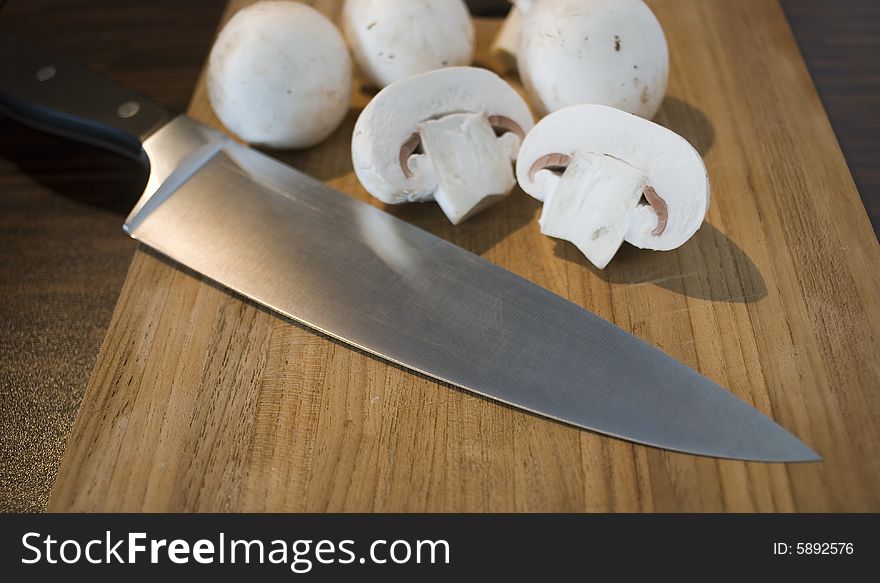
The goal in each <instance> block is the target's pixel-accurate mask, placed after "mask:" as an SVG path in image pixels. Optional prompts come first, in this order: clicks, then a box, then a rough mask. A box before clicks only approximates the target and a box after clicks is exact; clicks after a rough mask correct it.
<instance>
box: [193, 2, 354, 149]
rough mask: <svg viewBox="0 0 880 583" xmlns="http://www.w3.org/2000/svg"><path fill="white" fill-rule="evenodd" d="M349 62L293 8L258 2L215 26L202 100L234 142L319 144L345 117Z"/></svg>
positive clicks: (321, 21) (339, 43)
mask: <svg viewBox="0 0 880 583" xmlns="http://www.w3.org/2000/svg"><path fill="white" fill-rule="evenodd" d="M351 68H352V67H351V58H350V57H349V55H348V49H347V48H346V46H345V41H344V40H343V38H342V35H341V34H340V32H339V31H338V30H337V29H336V27H335V26H334V25H333V23H332V22H330V21H329V20H328V19H327V18H326V17H325V16H324V15H322V14H321V13H320V12H318V11H317V10H315V9H314V8H311V7H309V6H306V5H304V4H299V3H296V2H287V1H269V2H258V3H256V4H254V5H252V6H250V7H248V8H245V9H243V10H241V11H239V12H237V13H236V14H235V15H234V16H233V17H232V18H231V19H230V20H229V22H228V23H227V24H226V26H224V27H223V30H221V31H220V34H219V35H218V36H217V40H216V42H215V43H214V46H213V48H212V49H211V55H210V58H209V60H208V98H209V99H210V102H211V106H212V107H213V108H214V111H215V112H216V113H217V117H218V118H219V119H220V121H221V122H223V125H225V126H226V127H227V128H229V129H230V130H231V131H232V132H233V133H235V134H236V135H237V136H238V137H240V138H241V139H243V140H244V141H246V142H249V143H252V144H260V145H265V146H270V147H273V148H305V147H308V146H313V145H315V144H316V143H318V142H320V141H322V140H324V139H325V138H326V137H328V136H329V135H330V134H331V133H333V131H334V130H335V129H336V128H337V127H338V126H339V124H340V123H341V122H342V120H343V118H344V117H345V115H346V113H347V112H348V106H349V98H350V95H351Z"/></svg>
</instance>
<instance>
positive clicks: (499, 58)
mask: <svg viewBox="0 0 880 583" xmlns="http://www.w3.org/2000/svg"><path fill="white" fill-rule="evenodd" d="M510 2H511V3H512V4H513V6H511V8H510V12H508V13H507V17H506V18H505V19H504V22H503V23H502V24H501V28H499V29H498V33H497V34H496V35H495V38H494V39H493V40H492V45H491V46H490V47H489V54H490V55H491V57H492V59H493V60H494V61H495V62H496V63H497V64H498V65H500V66H501V68H502V70H503V71H504V72H507V71H513V70H514V69H516V52H517V51H518V50H519V31H520V29H521V27H522V19H523V16H524V15H525V14H527V13H528V12H529V10H530V9H531V7H532V4H534V0H510Z"/></svg>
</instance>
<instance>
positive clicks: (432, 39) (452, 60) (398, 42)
mask: <svg viewBox="0 0 880 583" xmlns="http://www.w3.org/2000/svg"><path fill="white" fill-rule="evenodd" d="M342 26H343V30H344V31H345V37H346V39H348V44H349V45H350V46H351V49H352V52H353V53H354V57H355V60H356V61H357V63H358V66H359V67H360V69H361V72H362V73H363V75H364V77H365V78H366V79H367V80H368V81H369V82H370V83H371V84H373V85H376V86H377V87H385V86H386V85H389V84H391V83H394V82H395V81H399V80H401V79H405V78H407V77H412V76H413V75H418V74H420V73H425V72H427V71H432V70H434V69H439V68H441V67H453V66H460V65H470V64H471V61H472V60H473V54H474V42H475V41H474V25H473V22H472V21H471V17H470V13H469V12H468V9H467V6H466V5H465V3H464V2H463V0H443V1H437V0H406V1H405V2H401V1H400V0H346V2H345V6H344V8H343V12H342Z"/></svg>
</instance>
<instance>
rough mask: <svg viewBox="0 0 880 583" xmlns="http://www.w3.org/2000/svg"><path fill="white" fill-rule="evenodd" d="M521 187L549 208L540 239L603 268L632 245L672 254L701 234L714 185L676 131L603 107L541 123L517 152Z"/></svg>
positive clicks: (576, 109) (579, 108)
mask: <svg viewBox="0 0 880 583" xmlns="http://www.w3.org/2000/svg"><path fill="white" fill-rule="evenodd" d="M516 175H517V180H518V182H519V185H520V187H522V189H523V190H524V191H526V192H527V193H528V194H530V195H531V196H533V197H535V198H537V199H539V200H542V201H544V208H543V210H542V212H541V218H540V221H539V222H540V225H541V232H542V233H544V234H546V235H549V236H552V237H558V238H562V239H566V240H569V241H571V242H572V243H574V244H575V245H576V246H577V247H578V249H580V250H581V252H583V253H584V255H586V256H587V258H588V259H590V261H591V262H592V263H594V264H595V265H596V266H597V267H599V268H604V267H605V266H606V265H607V263H608V261H610V259H611V258H612V257H613V255H614V253H615V252H616V251H617V249H618V248H619V247H620V245H621V244H622V243H623V241H627V242H629V243H631V244H632V245H635V246H636V247H640V248H643V249H654V250H662V251H665V250H670V249H675V248H676V247H680V246H681V245H683V244H684V243H685V242H686V241H687V240H688V239H690V238H691V237H692V236H693V234H694V233H696V231H697V230H698V229H699V228H700V225H702V223H703V219H704V218H705V216H706V212H707V211H708V208H709V181H708V176H707V174H706V167H705V165H704V164H703V160H702V158H701V157H700V155H699V153H698V152H697V151H696V150H695V149H694V148H693V146H691V145H690V144H689V143H688V142H687V140H685V139H684V138H682V137H681V136H679V135H678V134H676V133H675V132H672V131H671V130H669V129H667V128H664V127H663V126H660V125H657V124H655V123H653V122H650V121H648V120H645V119H642V118H639V117H637V116H635V115H632V114H630V113H627V112H624V111H621V110H618V109H614V108H611V107H606V106H602V105H576V106H572V107H568V108H565V109H562V110H559V111H558V112H555V113H552V114H550V115H548V116H547V117H545V118H544V119H542V120H541V121H540V122H538V124H537V125H535V127H534V129H533V130H532V131H531V132H529V134H528V135H527V136H526V139H525V140H524V141H523V144H522V147H521V148H520V151H519V155H518V160H517V165H516Z"/></svg>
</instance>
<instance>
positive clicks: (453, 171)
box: [351, 67, 533, 224]
mask: <svg viewBox="0 0 880 583" xmlns="http://www.w3.org/2000/svg"><path fill="white" fill-rule="evenodd" d="M532 124H533V120H532V115H531V113H530V112H529V108H528V106H527V105H526V103H525V101H524V100H523V99H522V97H520V96H519V94H518V93H517V92H516V91H515V90H514V89H513V88H512V87H510V85H508V84H507V83H505V82H504V81H503V80H502V79H501V78H500V77H498V76H497V75H495V74H494V73H492V72H491V71H487V70H485V69H477V68H473V67H452V68H448V69H439V70H437V71H432V72H430V73H424V74H422V75H417V76H415V77H410V78H409V79H405V80H403V81H398V82H397V83H393V84H391V85H389V86H388V87H386V88H385V89H383V90H382V91H380V92H379V93H378V94H377V95H376V97H374V98H373V100H372V101H370V103H369V104H367V107H366V108H364V110H363V112H361V115H360V117H358V120H357V123H356V124H355V127H354V135H353V137H352V142H351V156H352V162H353V164H354V170H355V173H356V174H357V177H358V179H359V180H360V182H361V184H362V185H363V186H364V188H365V189H366V190H367V192H369V193H370V194H372V195H373V196H375V197H376V198H378V199H379V200H381V201H383V202H385V203H388V204H400V203H404V202H421V201H427V200H436V201H437V203H438V204H439V205H440V208H441V209H442V210H443V212H444V213H445V214H446V216H447V217H448V218H449V220H450V221H452V222H453V223H454V224H458V223H460V222H461V221H463V220H465V219H466V218H468V217H470V216H472V215H474V214H475V213H477V212H479V211H480V210H482V209H484V208H486V207H487V206H489V205H490V204H492V203H493V202H496V201H498V200H499V199H501V198H503V197H504V196H507V195H508V194H509V193H510V191H511V189H512V188H513V187H514V186H515V185H516V179H515V178H514V175H513V168H512V164H511V161H512V160H515V159H516V153H517V150H518V149H519V146H520V143H521V142H522V139H523V137H524V136H525V134H526V133H527V132H528V131H529V130H530V129H531V128H532Z"/></svg>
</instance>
